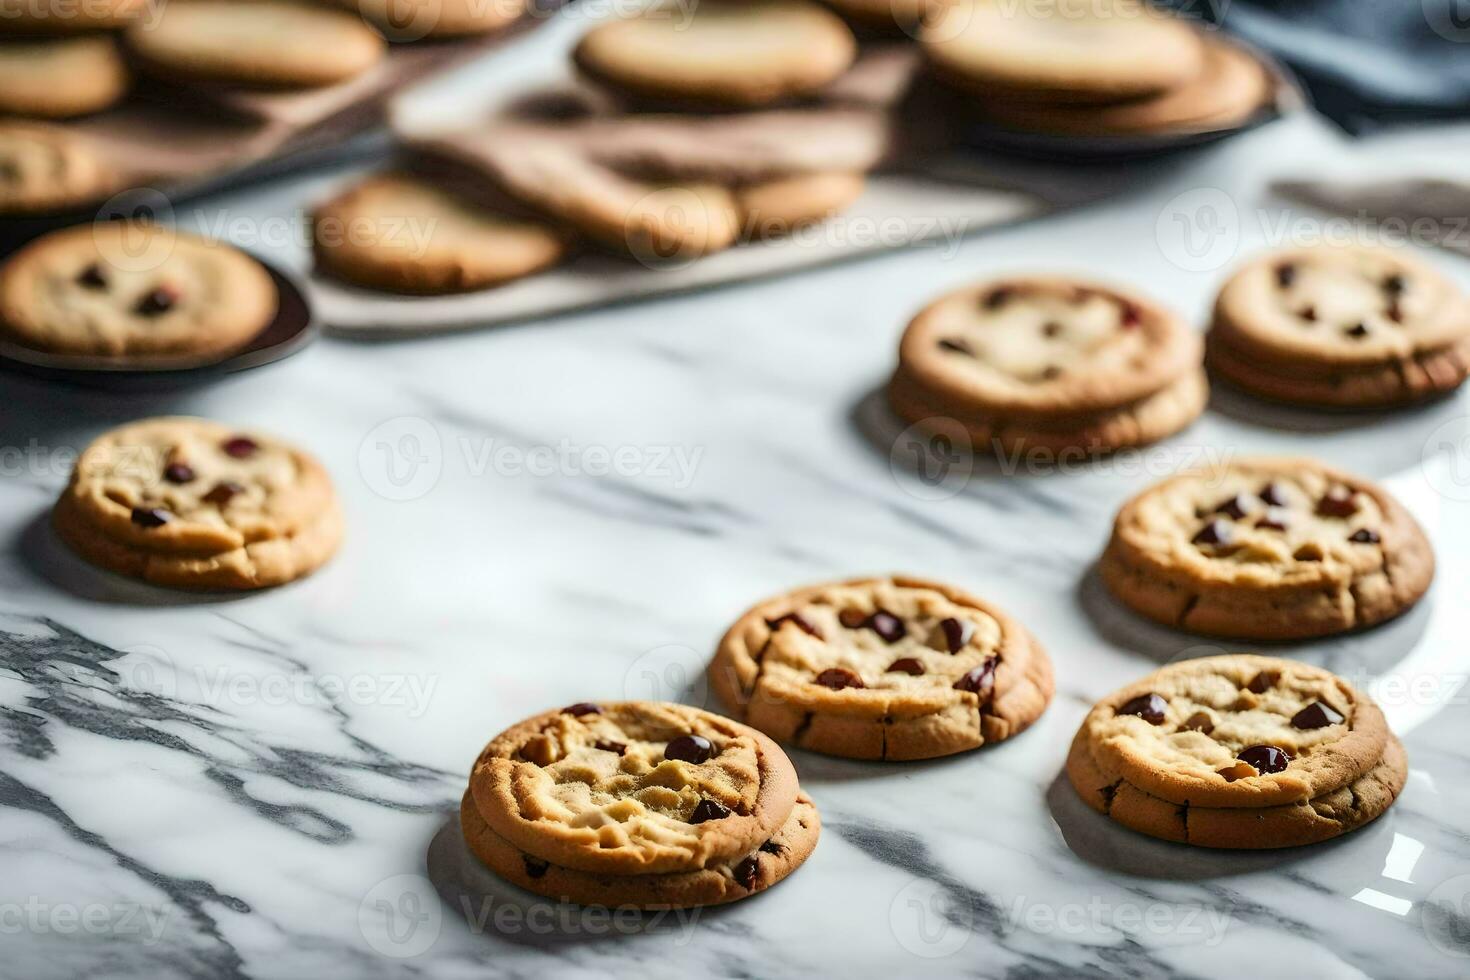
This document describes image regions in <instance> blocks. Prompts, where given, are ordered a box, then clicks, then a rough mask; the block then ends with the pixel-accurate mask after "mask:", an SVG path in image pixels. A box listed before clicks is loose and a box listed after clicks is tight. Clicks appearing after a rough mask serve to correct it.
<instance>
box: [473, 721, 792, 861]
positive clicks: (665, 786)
mask: <svg viewBox="0 0 1470 980" xmlns="http://www.w3.org/2000/svg"><path fill="white" fill-rule="evenodd" d="M796 793H797V780H796V770H795V769H794V768H793V767H792V765H791V760H790V759H788V758H787V757H786V753H785V752H783V751H781V748H780V746H778V745H776V743H775V742H773V741H771V740H770V739H769V738H767V737H766V736H765V735H763V734H762V733H760V732H758V731H756V730H754V729H752V728H748V727H746V726H745V725H742V724H739V723H737V722H734V721H731V720H730V719H728V718H724V717H721V716H720V715H716V714H713V713H712V712H708V711H702V710H700V709H698V708H691V707H688V706H685V705H679V704H667V703H662V702H653V701H622V702H606V703H602V704H575V705H571V706H569V707H567V708H563V709H560V710H556V711H548V712H546V713H544V714H541V715H537V716H536V717H534V718H530V719H527V720H526V721H523V722H521V723H520V724H518V725H514V726H512V727H511V728H509V729H507V730H506V731H505V732H503V733H501V734H500V735H498V736H496V738H494V739H493V740H492V741H491V742H490V744H488V745H487V746H486V747H485V749H484V751H483V752H481V753H480V757H479V759H478V760H476V762H475V766H474V769H473V770H472V772H471V774H470V794H471V795H472V796H473V798H474V801H475V806H476V808H477V809H478V811H479V813H480V815H481V816H482V817H483V818H484V820H485V823H486V824H487V825H488V826H489V827H490V829H491V830H493V831H494V832H495V833H496V834H497V835H499V836H500V837H502V838H504V839H505V840H506V841H508V842H510V844H512V845H513V846H515V847H517V848H519V849H521V850H523V851H526V852H528V853H530V854H532V855H534V856H536V857H538V858H541V859H542V860H545V861H549V862H551V863H553V864H556V865H558V866H560V867H563V868H568V869H572V870H576V871H583V872H589V873H593V874H610V875H649V874H670V873H682V872H689V871H696V870H701V869H704V868H708V867H711V866H713V865H716V864H722V863H729V862H733V861H737V860H740V859H743V858H744V857H746V856H747V855H749V854H750V853H751V852H752V851H754V850H755V849H756V848H758V847H759V846H760V845H761V844H762V843H764V842H765V841H768V840H770V839H771V837H772V836H773V835H775V834H776V833H777V831H778V830H780V828H781V827H782V825H784V824H785V823H786V819H787V817H789V816H790V815H791V809H792V806H793V804H794V803H795V801H796Z"/></svg>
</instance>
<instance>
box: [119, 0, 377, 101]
mask: <svg viewBox="0 0 1470 980" xmlns="http://www.w3.org/2000/svg"><path fill="white" fill-rule="evenodd" d="M126 38H127V44H128V49H129V51H130V52H131V53H132V54H133V55H134V57H136V58H137V59H138V62H139V64H140V65H141V67H142V68H143V69H144V70H145V71H147V72H149V73H150V74H154V75H157V76H159V77H161V78H164V79H169V80H174V81H192V82H217V83H222V84H228V85H241V86H249V87H263V88H314V87H319V86H323V85H331V84H333V83H335V82H341V81H345V80H347V79H349V78H352V77H353V76H355V75H359V74H361V73H362V72H364V71H366V70H367V69H369V68H371V67H372V66H373V65H374V64H376V63H377V62H378V60H379V59H381V58H382V57H383V52H384V42H383V38H382V37H381V36H380V35H379V34H378V32H376V31H374V30H373V29H371V28H370V27H368V26H367V25H366V24H365V23H363V21H362V20H361V19H360V18H358V17H355V16H353V15H352V14H350V13H348V12H347V11H345V10H337V9H332V8H328V7H322V6H311V5H309V4H305V3H293V2H288V0H253V2H250V3H238V2H232V0H188V2H185V3H171V4H169V5H168V6H166V7H165V8H163V12H162V14H161V15H160V16H159V17H157V18H156V20H155V21H150V22H147V23H138V24H135V25H133V27H131V28H130V29H129V30H128V32H127V35H126Z"/></svg>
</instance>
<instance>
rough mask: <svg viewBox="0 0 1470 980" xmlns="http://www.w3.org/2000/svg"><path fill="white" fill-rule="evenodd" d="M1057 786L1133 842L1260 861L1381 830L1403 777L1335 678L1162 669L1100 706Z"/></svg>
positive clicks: (1300, 672)
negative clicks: (1220, 850)
mask: <svg viewBox="0 0 1470 980" xmlns="http://www.w3.org/2000/svg"><path fill="white" fill-rule="evenodd" d="M1067 773H1068V776H1069V777H1070V779H1071V781H1072V785H1073V786H1074V787H1075V788H1076V789H1077V791H1078V793H1079V794H1081V796H1082V797H1083V799H1084V800H1085V801H1086V802H1087V803H1088V805H1090V806H1092V807H1093V808H1094V809H1096V810H1098V811H1099V812H1102V813H1105V814H1107V815H1108V816H1111V817H1112V818H1113V819H1115V820H1117V821H1118V822H1120V823H1122V824H1124V825H1125V826H1128V827H1131V828H1133V829H1135V830H1138V831H1141V832H1143V833H1146V834H1150V835H1152V836H1155V837H1162V838H1164V839H1166V840H1176V841H1181V842H1184V843H1190V844H1196V845H1200V846H1205V847H1228V848H1270V847H1290V846H1295V845H1298V844H1308V843H1315V842H1317V841H1321V840H1326V839H1329V838H1331V837H1336V836H1338V835H1340V834H1343V833H1346V832H1348V831H1350V830H1353V829H1356V828H1357V827H1359V826H1361V825H1363V824H1365V823H1367V822H1368V821H1370V820H1372V819H1374V818H1375V817H1377V816H1379V815H1380V814H1381V813H1383V812H1384V811H1385V810H1386V809H1387V808H1388V807H1389V806H1390V805H1391V804H1392V803H1393V801H1394V800H1395V799H1396V798H1397V796H1398V794H1399V792H1400V791H1401V790H1402V789H1403V785H1404V782H1405V779H1406V775H1407V765H1406V762H1405V759H1404V755H1403V747H1402V746H1401V745H1400V744H1399V742H1398V740H1397V739H1396V738H1394V737H1393V735H1392V734H1391V733H1390V732H1389V731H1388V727H1387V724H1386V723H1385V721H1384V718H1383V713H1382V712H1381V711H1379V709H1378V707H1377V705H1375V704H1373V702H1372V701H1371V700H1370V699H1368V698H1367V697H1365V696H1364V695H1362V694H1361V693H1359V692H1358V691H1356V690H1355V689H1354V688H1353V687H1352V686H1351V685H1349V684H1348V683H1347V682H1345V681H1343V680H1342V679H1341V678H1338V677H1336V676H1334V675H1333V674H1331V673H1330V672H1328V671H1324V670H1321V669H1320V668H1316V667H1312V666H1309V665H1306V664H1301V663H1297V662H1295V661H1290V660H1281V659H1276V658H1272V657H1256V656H1247V655H1233V656H1221V657H1208V658H1204V659H1200V660H1187V661H1182V662H1179V663H1175V664H1170V665H1169V666H1167V667H1164V668H1163V669H1161V670H1159V671H1156V672H1155V673H1153V674H1151V675H1149V676H1148V677H1145V678H1143V679H1142V680H1140V681H1138V682H1136V683H1134V684H1130V685H1128V686H1127V687H1125V688H1123V689H1122V690H1120V691H1117V692H1115V693H1114V694H1112V695H1110V696H1108V697H1107V698H1104V699H1103V700H1102V701H1100V702H1099V703H1098V704H1097V705H1096V706H1095V707H1094V708H1093V709H1092V711H1091V712H1090V713H1089V714H1088V716H1087V718H1086V719H1085V720H1084V721H1083V723H1082V726H1081V728H1080V729H1079V730H1078V732H1077V736H1076V738H1075V739H1074V740H1073V743H1072V748H1071V751H1070V753H1069V755H1068V759H1067Z"/></svg>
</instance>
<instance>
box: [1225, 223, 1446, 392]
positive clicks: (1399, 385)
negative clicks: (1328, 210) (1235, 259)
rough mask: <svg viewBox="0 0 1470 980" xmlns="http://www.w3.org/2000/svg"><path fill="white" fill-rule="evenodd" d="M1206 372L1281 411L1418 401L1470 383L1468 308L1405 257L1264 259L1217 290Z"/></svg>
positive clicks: (1345, 254) (1284, 254)
mask: <svg viewBox="0 0 1470 980" xmlns="http://www.w3.org/2000/svg"><path fill="white" fill-rule="evenodd" d="M1207 361H1208V364H1209V366H1210V367H1211V368H1212V369H1213V370H1214V371H1215V372H1216V373H1218V374H1219V375H1220V376H1221V377H1223V378H1225V379H1227V380H1229V381H1230V382H1231V383H1232V384H1234V385H1236V386H1238V387H1240V388H1243V389H1245V390H1247V391H1250V392H1253V393H1255V394H1258V395H1261V396H1263V397H1266V398H1271V399H1274V400H1277V401H1284V402H1293V403H1297V404H1302V405H1313V406H1324V407H1339V408H1372V407H1383V406H1390V405H1398V404H1404V403H1408V402H1414V401H1420V400H1422V399H1425V398H1430V397H1433V396H1436V395H1439V394H1443V393H1445V392H1448V391H1451V390H1453V389H1455V388H1457V387H1458V386H1459V385H1460V384H1461V383H1463V382H1464V380H1465V378H1466V377H1467V376H1470V300H1467V298H1466V296H1465V295H1464V293H1463V292H1462V291H1461V290H1460V289H1459V288H1457V287H1456V286H1455V285H1454V284H1453V283H1451V282H1450V281H1449V280H1448V279H1447V278H1446V277H1445V276H1443V275H1441V274H1440V273H1438V272H1437V271H1435V270H1434V269H1432V268H1430V267H1429V266H1428V265H1426V264H1424V263H1423V262H1420V261H1418V260H1416V259H1414V258H1413V257H1411V256H1410V255H1409V254H1408V253H1407V252H1406V251H1405V250H1402V249H1389V248H1368V247H1362V246H1354V247H1344V246H1327V245H1322V246H1318V247H1315V248H1301V249H1292V250H1288V251H1280V252H1273V253H1268V254H1265V255H1261V256H1258V257H1257V258H1255V259H1254V260H1252V261H1250V262H1249V263H1247V264H1246V265H1245V266H1244V267H1242V268H1241V269H1240V271H1238V272H1237V273H1236V274H1235V275H1234V276H1233V277H1232V278H1231V279H1230V281H1229V282H1227V283H1226V284H1225V286H1224V288H1223V289H1221V291H1220V296H1219V299H1218V300H1217V301H1216V304H1215V318H1214V325H1213V326H1212V328H1211V330H1210V334H1209V342H1208V354H1207Z"/></svg>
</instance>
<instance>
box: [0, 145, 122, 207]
mask: <svg viewBox="0 0 1470 980" xmlns="http://www.w3.org/2000/svg"><path fill="white" fill-rule="evenodd" d="M114 184H115V180H114V178H113V177H112V172H111V170H110V169H109V168H108V166H107V164H106V163H105V162H104V161H103V160H102V158H101V157H100V155H99V154H98V153H97V152H96V151H95V150H94V149H93V148H92V146H91V144H90V143H88V142H87V141H86V140H85V139H84V138H82V137H80V136H77V135H76V134H74V133H72V132H70V131H68V130H65V129H62V128H60V127H57V126H43V125H39V124H29V123H8V122H0V214H10V215H27V214H39V213H43V212H47V211H62V210H66V209H68V208H73V207H76V206H78V205H81V204H85V203H88V202H90V201H94V200H96V199H97V198H99V197H101V196H102V195H104V194H106V193H107V191H108V190H109V189H110V188H111V187H112V186H114Z"/></svg>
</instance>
